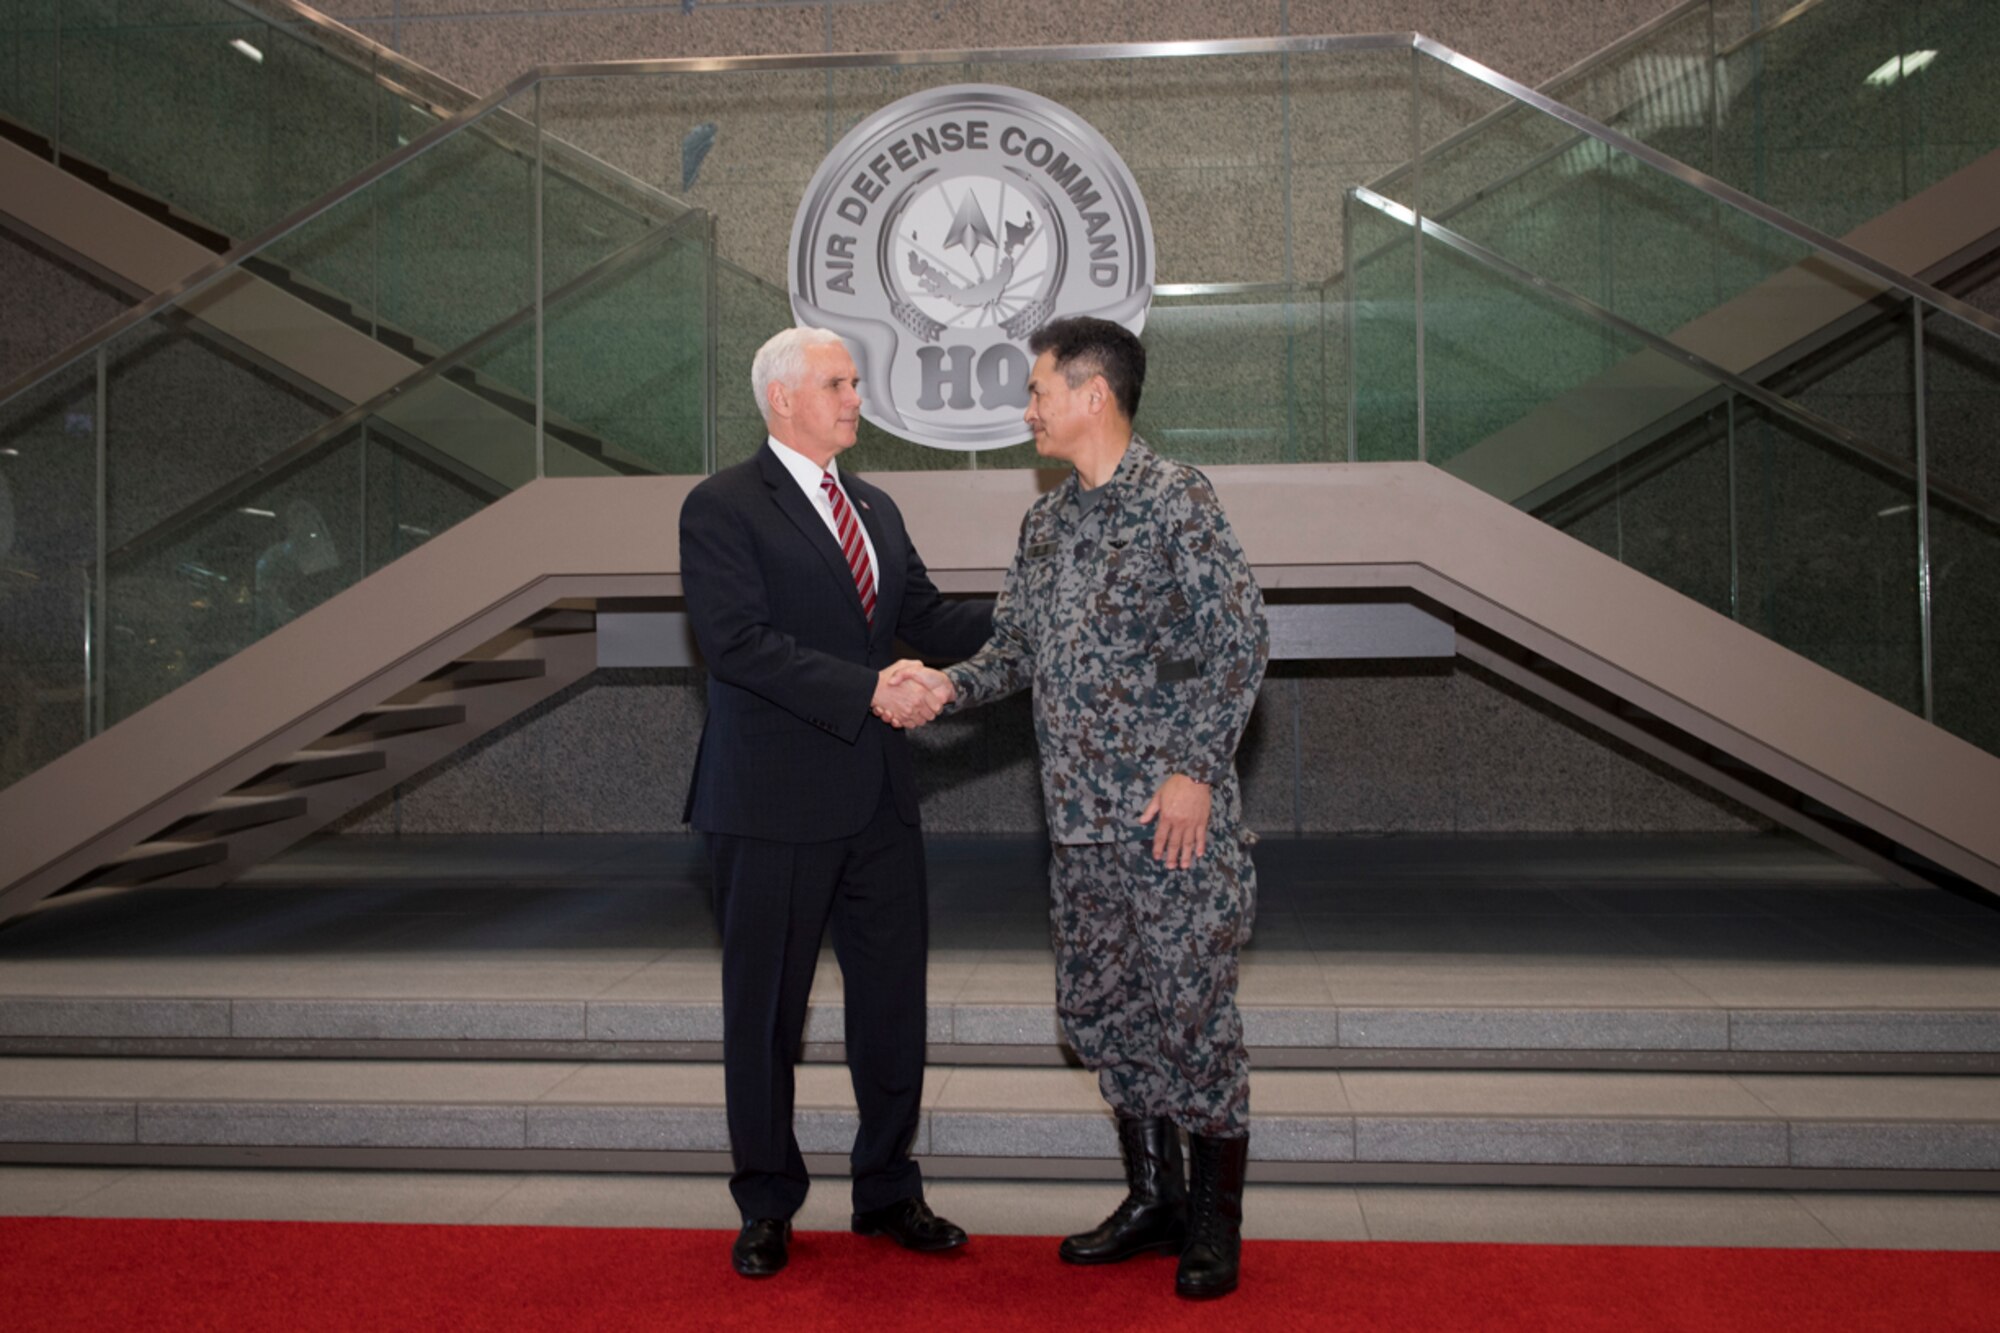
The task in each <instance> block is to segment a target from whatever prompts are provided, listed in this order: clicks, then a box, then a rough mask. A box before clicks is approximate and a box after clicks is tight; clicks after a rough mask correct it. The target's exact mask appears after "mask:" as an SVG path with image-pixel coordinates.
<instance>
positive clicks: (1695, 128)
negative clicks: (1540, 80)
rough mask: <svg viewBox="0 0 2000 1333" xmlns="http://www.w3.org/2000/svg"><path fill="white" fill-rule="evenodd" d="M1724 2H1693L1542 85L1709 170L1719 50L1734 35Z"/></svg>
mask: <svg viewBox="0 0 2000 1333" xmlns="http://www.w3.org/2000/svg"><path fill="white" fill-rule="evenodd" d="M1725 8H1726V3H1725V4H1723V5H1715V4H1707V5H1697V6H1694V7H1693V8H1691V9H1690V10H1689V11H1688V12H1686V13H1683V14H1681V15H1679V16H1678V17H1675V18H1673V19H1671V20H1669V21H1667V22H1665V23H1663V24H1662V25H1661V26H1659V27H1657V28H1655V29H1653V30H1652V31H1651V32H1649V33H1647V34H1646V35H1645V37H1643V38H1642V39H1640V40H1639V41H1636V42H1634V43H1632V44H1631V45H1629V46H1627V47H1625V48H1624V49H1623V50H1620V51H1618V52H1616V53H1614V54H1611V55H1609V56H1607V57H1606V58H1605V59H1603V60H1601V61H1599V62H1597V63H1595V64H1593V65H1591V67H1590V68H1588V69H1587V70H1583V71H1580V72H1578V73H1577V74H1575V75H1572V76H1570V77H1568V78H1565V79H1561V80H1558V81H1557V82H1555V83H1553V84H1551V85H1545V86H1544V87H1543V89H1542V91H1543V92H1545V93H1547V94H1548V95H1549V96H1550V97H1552V98H1554V99H1555V100H1556V101H1558V102H1561V103H1562V104H1563V105H1565V106H1568V107H1572V108H1574V109H1575V110H1577V111H1581V112H1582V113H1583V114H1584V115H1586V116H1589V117H1590V118H1591V119H1593V120H1596V121H1599V122H1602V123H1603V124H1606V125H1609V126H1610V127H1611V128H1613V129H1615V130H1618V131H1619V132H1621V133H1623V134H1628V135H1630V136H1632V137H1633V138H1635V139H1638V140H1640V141H1641V142H1643V143H1647V144H1650V145H1652V146H1653V147H1655V148H1658V149H1659V150H1660V151H1661V152H1664V153H1666V154H1667V155H1668V156H1670V157H1673V158H1675V159H1676V160H1678V161H1681V162H1685V163H1687V164H1688V165H1690V166H1693V167H1696V168H1698V169H1700V170H1702V171H1712V170H1713V165H1714V162H1715V156H1716V148H1717V146H1718V144H1719V139H1718V136H1717V133H1716V127H1717V125H1718V116H1719V114H1720V112H1721V102H1720V100H1719V97H1718V93H1719V91H1720V90H1719V89H1718V87H1717V86H1716V80H1715V69H1716V53H1717V52H1718V51H1719V50H1721V49H1722V48H1724V47H1726V46H1727V45H1728V44H1729V43H1730V42H1731V41H1732V40H1734V38H1733V37H1732V36H1731V34H1730V29H1729V24H1730V22H1731V17H1730V16H1729V15H1727V14H1725V13H1723V12H1721V10H1723V9H1725ZM1767 8H1769V7H1768V6H1767ZM1746 20H1747V14H1746Z"/></svg>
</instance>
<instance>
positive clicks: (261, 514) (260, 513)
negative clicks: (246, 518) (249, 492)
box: [236, 505, 277, 518]
mask: <svg viewBox="0 0 2000 1333" xmlns="http://www.w3.org/2000/svg"><path fill="white" fill-rule="evenodd" d="M236 512H237V513H239V514H248V515H250V517H252V518H276V517H277V515H276V514H274V513H272V512H271V511H270V510H268V509H252V508H250V507H249V506H248V505H245V506H244V507H243V508H241V509H239V510H237V511H236Z"/></svg>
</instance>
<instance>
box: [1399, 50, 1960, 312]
mask: <svg viewBox="0 0 2000 1333" xmlns="http://www.w3.org/2000/svg"><path fill="white" fill-rule="evenodd" d="M1414 45H1415V46H1416V48H1417V50H1418V51H1420V52H1422V53H1423V54H1425V55H1427V56H1429V57H1431V58H1432V59H1433V60H1436V61H1437V62H1439V63H1440V64H1443V65H1447V66H1450V67H1451V68H1452V69H1455V70H1457V71H1458V72H1459V73H1461V74H1465V75H1468V76H1469V77H1471V78H1474V79H1477V80H1479V81H1480V82H1481V83H1484V84H1486V85H1487V86H1488V87H1490V88H1492V89H1494V90H1495V91H1496V92H1500V93H1503V94H1505V95H1506V96H1508V97H1512V98H1513V99H1514V100H1515V101H1517V102H1522V103H1525V104H1527V105H1528V106H1531V107H1533V108H1534V109H1536V110H1538V111H1540V112H1542V113H1543V114H1545V115H1548V116H1550V117H1553V118H1554V119H1556V120H1559V121H1561V122H1562V123H1563V124H1565V125H1568V126H1569V127H1570V128H1571V129H1574V130H1579V131H1581V132H1582V133H1583V134H1584V135H1586V136H1587V137H1589V138H1592V139H1595V140H1597V141H1598V142H1599V143H1601V144H1604V145H1605V146H1606V147H1608V148H1613V149H1616V150H1617V151H1619V152H1621V153H1624V154H1625V155H1627V156H1628V157H1631V158H1634V159H1636V160H1637V161H1640V162H1643V163H1644V164H1645V165H1647V166H1649V167H1651V168H1653V169H1654V170H1655V171H1658V172H1660V173H1661V174H1663V175H1666V176H1671V177H1673V178H1674V179H1675V180H1677V181H1679V182H1681V183H1682V184H1683V185H1686V186H1688V187H1689V188H1691V189H1693V190H1695V191H1697V192H1699V193H1701V194H1703V195H1706V196H1707V197H1708V198H1710V199H1712V200H1714V201H1715V202H1716V203H1719V204H1722V205H1723V206H1724V207H1726V208H1729V209H1732V210H1734V211H1736V212H1738V213H1741V214H1743V215H1744V216H1746V217H1749V218H1751V219H1753V220H1755V221H1757V222H1760V223H1763V224H1764V225H1765V226H1767V227H1770V228H1771V229H1772V230H1774V231H1776V232H1778V233H1780V234H1781V235H1785V236H1789V237H1790V238H1792V239H1793V240H1795V241H1797V242H1799V243H1800V244H1802V245H1806V246H1810V247H1811V248H1813V249H1815V250H1818V251H1820V252H1822V253H1823V254H1826V255H1829V256H1831V257H1832V258H1834V259H1837V260H1839V261H1840V262H1841V263H1843V264H1845V265H1847V266H1848V267H1850V268H1854V269H1858V270H1860V271H1861V272H1862V273H1864V274H1866V275H1867V276H1869V277H1870V278H1873V279H1874V280H1875V281H1877V282H1879V283H1881V284H1882V285H1883V286H1884V287H1888V288H1890V289H1892V290H1894V291H1899V292H1901V293H1903V295H1905V296H1908V297H1911V298H1913V299H1915V300H1918V301H1921V302H1923V303H1924V304H1926V305H1929V306H1933V307H1935V308H1937V309H1938V310H1940V311H1942V312H1944V313H1945V314H1948V315H1951V316H1952V317H1954V318H1956V319H1958V320H1960V321H1961V322H1963V323H1966V324H1970V325H1972V326H1973V327H1975V328H1978V329H1981V330H1983V331H1985V332H1986V333H1989V334H1992V335H1993V336H1994V337H1996V338H2000V317H1996V316H1993V315H1989V314H1987V313H1986V312H1985V311H1984V310H1981V309H1979V308H1978V307H1977V306H1973V305H1969V304H1967V303H1966V302H1964V301H1961V300H1959V299H1958V298H1957V297H1955V296H1953V295H1951V294H1950V293H1948V292H1944V291H1941V290H1939V289H1938V288H1936V287H1933V286H1931V285H1930V284H1929V283H1927V282H1924V281H1922V280H1921V279H1918V278H1913V277H1911V276H1910V275H1908V274H1906V273H1899V272H1897V271H1896V270H1895V269H1893V268H1891V267H1890V266H1889V265H1887V264H1885V263H1883V262H1882V261H1881V260H1879V259H1876V258H1875V257H1874V256H1872V255H1869V254H1865V253H1863V252H1862V251H1860V250H1857V249H1855V248H1854V247H1853V246H1851V245H1849V244H1847V242H1845V241H1842V240H1840V239H1838V238H1837V237H1833V236H1829V235H1827V234H1826V233H1825V232H1823V231H1820V230H1819V229H1818V228H1816V227H1809V226H1807V225H1806V224H1805V223H1803V222H1800V221H1799V220H1798V219H1797V218H1794V217H1792V216H1790V215H1789V214H1786V213H1782V212H1780V211H1779V210H1777V209H1775V208H1773V207H1771V206H1770V205H1769V204H1767V203H1765V202H1764V201H1763V200H1761V199H1757V198H1753V197H1752V196H1750V195H1748V194H1745V193H1744V192H1743V191H1741V190H1739V189H1737V188H1736V187H1735V186H1733V185H1728V184H1725V183H1724V182H1722V181H1719V180H1717V179H1716V178H1715V177H1713V176H1711V175H1709V174H1708V173H1707V172H1705V171H1701V170H1698V169H1696V168H1694V167H1691V166H1689V165H1688V164H1687V163H1685V162H1682V161H1680V160H1678V159H1677V158H1672V157H1668V156H1667V155H1666V154H1665V153H1662V152H1660V151H1659V150H1658V149H1656V148H1653V147H1650V146H1649V145H1647V144H1643V143H1640V142H1639V141H1638V140H1637V139H1634V138H1632V137H1631V136H1629V135H1626V134H1621V133H1619V132H1618V131H1617V130H1614V129H1612V128H1611V127H1610V126H1608V125H1603V124H1600V123H1599V122H1597V121H1595V120H1592V119H1591V118H1590V117H1589V116H1586V115H1584V114H1583V113H1582V112H1580V111H1577V110H1574V109H1573V108H1571V107H1568V106H1565V105H1563V104H1562V103H1561V102H1558V101H1556V100H1555V99H1553V98H1550V97H1546V96H1544V95H1542V94H1541V93H1538V92H1536V91H1535V90H1534V89H1533V88H1530V87H1528V86H1527V85H1526V84H1523V83H1520V82H1518V81H1516V80H1514V79H1510V78H1508V77H1507V76H1506V75H1505V74H1501V73H1499V72H1497V71H1495V70H1491V69H1488V68H1487V67H1486V66H1484V65H1482V64H1480V63H1479V62H1478V61H1476V60H1473V59H1472V58H1471V57H1469V56H1464V55H1460V54H1459V53H1458V52H1456V51H1454V50H1452V49H1451V48H1450V47H1448V46H1444V45H1441V44H1440V43H1437V42H1434V41H1432V40H1431V39H1430V38H1428V37H1424V36H1421V35H1419V36H1418V37H1416V38H1415V41H1414Z"/></svg>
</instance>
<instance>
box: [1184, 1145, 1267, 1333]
mask: <svg viewBox="0 0 2000 1333" xmlns="http://www.w3.org/2000/svg"><path fill="white" fill-rule="evenodd" d="M1188 1157H1189V1159H1190V1171H1189V1175H1190V1177H1191V1180H1190V1184H1189V1187H1188V1237H1187V1248H1186V1249H1184V1250H1182V1251H1181V1267H1180V1271H1179V1272H1178V1273H1176V1274H1175V1275H1174V1294H1175V1295H1177V1296H1185V1297H1187V1298H1188V1299H1189V1300H1195V1301H1199V1300H1205V1299H1207V1298H1208V1297H1210V1296H1227V1295H1228V1294H1229V1293H1230V1292H1232V1291H1234V1290H1236V1265H1237V1260H1238V1258H1239V1256H1240V1255H1241V1254H1242V1252H1243V1168H1244V1165H1245V1163H1247V1162H1248V1161H1249V1159H1250V1140H1249V1139H1247V1138H1241V1139H1211V1138H1208V1137H1206V1136H1205V1135H1201V1134H1190V1135H1188Z"/></svg>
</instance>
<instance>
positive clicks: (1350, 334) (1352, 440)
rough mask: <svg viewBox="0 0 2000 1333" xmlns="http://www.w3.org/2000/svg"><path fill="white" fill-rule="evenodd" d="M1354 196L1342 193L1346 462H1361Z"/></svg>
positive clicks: (1341, 243) (1341, 250)
mask: <svg viewBox="0 0 2000 1333" xmlns="http://www.w3.org/2000/svg"><path fill="white" fill-rule="evenodd" d="M1354 256H1355V250H1354V195H1353V192H1352V191H1343V192H1342V194H1341V196H1340V281H1341V286H1342V287H1343V288H1344V289H1345V291H1344V293H1343V299H1342V301H1341V305H1342V307H1343V309H1342V311H1341V318H1342V320H1343V321H1344V322H1345V324H1346V326H1347V461H1348V462H1350V463H1358V462H1360V461H1361V438H1360V429H1361V406H1360V405H1361V392H1360V379H1359V377H1358V376H1357V375H1356V373H1355V348H1354V334H1355V324H1356V320H1355V311H1354V307H1355V304H1356V301H1357V298H1358V295H1359V291H1360V284H1359V282H1358V281H1357V279H1356V276H1355V272H1354Z"/></svg>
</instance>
